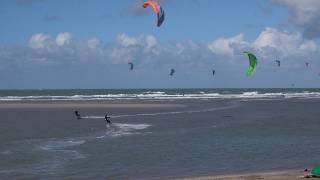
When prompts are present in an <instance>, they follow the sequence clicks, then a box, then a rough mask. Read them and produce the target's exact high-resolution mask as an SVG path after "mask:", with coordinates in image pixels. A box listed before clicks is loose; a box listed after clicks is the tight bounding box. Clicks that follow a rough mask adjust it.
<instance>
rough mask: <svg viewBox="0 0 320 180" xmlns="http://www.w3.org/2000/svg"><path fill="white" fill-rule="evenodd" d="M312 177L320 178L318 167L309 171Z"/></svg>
mask: <svg viewBox="0 0 320 180" xmlns="http://www.w3.org/2000/svg"><path fill="white" fill-rule="evenodd" d="M311 174H312V176H314V177H317V178H320V166H316V167H314V168H313V169H312V171H311Z"/></svg>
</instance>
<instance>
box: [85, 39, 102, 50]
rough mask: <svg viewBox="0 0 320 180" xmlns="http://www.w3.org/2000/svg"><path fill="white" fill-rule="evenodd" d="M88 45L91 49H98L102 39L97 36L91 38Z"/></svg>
mask: <svg viewBox="0 0 320 180" xmlns="http://www.w3.org/2000/svg"><path fill="white" fill-rule="evenodd" d="M87 43H88V47H89V48H91V49H96V48H98V47H99V46H100V44H101V41H100V40H99V39H97V38H91V39H89V40H88V42H87Z"/></svg>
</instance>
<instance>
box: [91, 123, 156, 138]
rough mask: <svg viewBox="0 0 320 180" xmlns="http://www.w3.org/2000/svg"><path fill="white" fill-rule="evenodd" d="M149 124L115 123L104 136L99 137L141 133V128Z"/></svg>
mask: <svg viewBox="0 0 320 180" xmlns="http://www.w3.org/2000/svg"><path fill="white" fill-rule="evenodd" d="M150 126H151V125H149V124H122V123H113V124H112V125H111V126H110V127H108V128H107V130H106V132H105V134H104V135H102V136H97V137H96V138H97V139H102V138H106V137H122V136H128V135H137V134H140V133H141V132H140V131H141V130H143V129H146V128H148V127H150Z"/></svg>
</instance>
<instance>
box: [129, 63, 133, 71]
mask: <svg viewBox="0 0 320 180" xmlns="http://www.w3.org/2000/svg"><path fill="white" fill-rule="evenodd" d="M128 64H129V65H130V70H131V71H132V70H133V63H132V62H129V63H128Z"/></svg>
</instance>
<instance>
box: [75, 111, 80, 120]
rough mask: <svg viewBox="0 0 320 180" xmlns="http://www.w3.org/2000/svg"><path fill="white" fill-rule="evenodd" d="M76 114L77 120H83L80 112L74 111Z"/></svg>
mask: <svg viewBox="0 0 320 180" xmlns="http://www.w3.org/2000/svg"><path fill="white" fill-rule="evenodd" d="M74 114H75V115H76V117H77V119H81V115H80V114H79V111H77V110H76V111H74Z"/></svg>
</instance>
